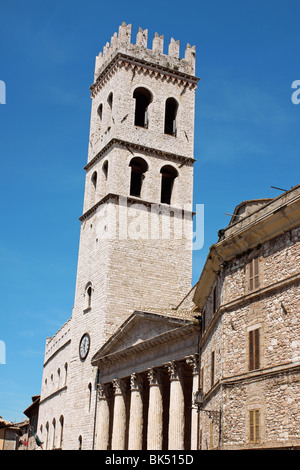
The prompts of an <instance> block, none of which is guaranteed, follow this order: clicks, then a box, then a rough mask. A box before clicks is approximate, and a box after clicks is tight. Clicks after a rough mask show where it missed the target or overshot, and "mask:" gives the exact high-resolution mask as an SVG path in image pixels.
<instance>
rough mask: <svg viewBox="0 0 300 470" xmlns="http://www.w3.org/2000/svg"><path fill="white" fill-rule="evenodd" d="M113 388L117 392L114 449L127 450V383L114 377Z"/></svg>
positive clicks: (112, 444)
mask: <svg viewBox="0 0 300 470" xmlns="http://www.w3.org/2000/svg"><path fill="white" fill-rule="evenodd" d="M112 384H113V388H114V392H115V403H114V416H113V430H112V442H111V448H112V450H125V436H126V383H125V382H124V380H122V379H114V380H113V382H112Z"/></svg>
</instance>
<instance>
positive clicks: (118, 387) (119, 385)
mask: <svg viewBox="0 0 300 470" xmlns="http://www.w3.org/2000/svg"><path fill="white" fill-rule="evenodd" d="M112 386H113V388H114V391H115V395H124V393H125V392H126V388H127V387H126V382H125V381H124V380H122V379H113V381H112Z"/></svg>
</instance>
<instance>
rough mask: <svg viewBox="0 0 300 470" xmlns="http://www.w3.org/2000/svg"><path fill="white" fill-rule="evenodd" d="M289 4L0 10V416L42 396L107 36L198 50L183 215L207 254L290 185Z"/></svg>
mask: <svg viewBox="0 0 300 470" xmlns="http://www.w3.org/2000/svg"><path fill="white" fill-rule="evenodd" d="M299 17H300V5H299V1H296V0H295V1H294V0H285V1H282V0H276V1H267V0H260V1H257V0H251V1H249V0H244V1H240V0H226V1H225V0H209V1H208V0H206V1H201V0H197V1H195V0H190V1H189V2H182V1H179V0H173V1H169V0H166V1H161V0H160V1H157V0H152V2H146V3H145V2H143V3H140V2H137V1H136V0H133V1H132V0H131V1H130V0H129V1H127V2H124V1H113V0H112V1H111V2H104V1H100V0H98V1H96V0H60V1H58V0H51V1H50V0H43V1H40V0H26V2H25V1H24V0H1V4H0V18H1V26H0V80H3V81H4V82H5V84H6V90H7V96H6V104H5V105H0V124H1V126H0V155H1V170H2V171H1V199H0V201H1V220H2V224H1V232H0V256H1V273H0V276H1V279H0V286H1V319H0V340H2V341H4V342H5V344H6V364H0V415H1V416H3V417H4V418H5V419H8V420H17V421H18V420H21V419H23V418H24V415H23V410H24V409H25V408H27V406H29V404H30V403H31V396H32V395H35V394H39V393H40V387H41V378H42V364H43V355H44V348H45V338H46V336H52V335H53V334H54V333H55V332H56V331H57V329H58V328H60V326H61V325H62V324H63V323H64V322H65V321H66V320H67V319H68V318H69V317H70V316H71V312H72V306H73V301H74V291H75V280H76V267H77V253H78V242H79V230H80V223H79V221H78V217H79V216H80V215H81V211H82V203H83V191H84V171H83V166H84V165H85V163H86V158H87V149H88V133H89V120H90V106H91V100H90V92H89V86H90V85H91V83H92V81H93V71H94V61H95V56H96V55H97V54H98V53H99V51H100V50H102V48H103V46H104V44H105V43H106V42H107V41H109V40H110V38H111V36H112V35H113V33H114V32H115V31H117V30H118V26H119V25H120V24H121V23H122V22H123V21H125V22H126V23H131V24H132V34H133V38H135V36H136V33H137V31H138V27H139V26H141V27H142V28H148V30H149V44H151V43H152V38H153V36H154V34H155V32H158V33H159V34H160V35H161V34H164V36H165V46H166V47H167V44H168V43H169V40H170V38H171V37H174V38H175V40H178V39H179V40H180V44H181V57H182V55H183V51H184V49H185V46H186V44H187V42H189V43H190V44H191V45H196V74H197V76H198V77H200V78H201V80H200V82H199V85H198V89H197V92H196V126H195V158H197V163H196V165H195V179H194V186H195V190H194V202H195V204H196V203H202V204H204V205H205V245H204V247H203V249H202V250H200V251H197V252H195V253H194V279H193V280H194V281H196V280H197V279H198V277H199V275H200V272H201V268H202V266H203V263H204V261H205V259H206V256H207V253H208V248H209V246H210V245H211V244H213V243H215V242H216V240H217V231H218V230H219V229H220V228H223V227H224V226H226V225H227V224H228V222H229V218H228V216H225V212H229V213H231V212H232V211H233V210H234V208H235V206H236V205H237V204H239V203H240V202H241V201H242V200H246V199H252V198H265V197H273V196H277V195H279V194H280V193H279V192H278V191H275V190H271V186H278V187H282V188H286V189H288V188H290V187H291V186H295V185H296V184H298V183H299V149H300V132H299V130H300V105H297V106H296V105H294V104H292V101H291V95H292V89H291V84H292V82H293V81H294V80H299V79H300V68H299V63H300V60H299V39H300V37H299V36H300V29H299Z"/></svg>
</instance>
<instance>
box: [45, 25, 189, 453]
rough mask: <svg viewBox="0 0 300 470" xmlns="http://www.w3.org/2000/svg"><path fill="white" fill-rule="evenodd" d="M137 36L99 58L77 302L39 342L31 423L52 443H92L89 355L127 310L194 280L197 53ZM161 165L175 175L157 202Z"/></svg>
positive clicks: (125, 31) (151, 304) (169, 301)
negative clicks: (139, 166)
mask: <svg viewBox="0 0 300 470" xmlns="http://www.w3.org/2000/svg"><path fill="white" fill-rule="evenodd" d="M145 34H146V33H145V32H143V33H141V31H139V33H138V36H137V43H136V44H131V42H130V26H127V25H125V24H123V25H122V26H121V27H120V29H119V34H118V35H115V36H114V37H113V38H112V42H111V46H110V47H109V48H108V46H105V48H104V49H105V50H104V53H103V57H102V58H101V54H100V55H99V57H98V58H97V61H96V71H95V82H94V84H93V85H92V86H91V96H92V108H91V125H90V145H89V151H88V159H87V160H88V161H87V165H86V167H85V171H86V183H85V194H84V204H83V214H82V216H81V217H80V221H81V234H80V246H79V255H78V269H77V280H76V292H75V302H74V307H73V311H72V317H71V319H70V320H69V321H68V322H67V323H66V324H65V325H64V326H63V327H62V329H61V330H59V331H58V332H57V333H56V335H54V337H53V338H50V339H48V340H47V342H46V350H45V362H44V373H43V379H42V392H41V403H40V414H39V425H38V426H39V432H40V435H41V439H42V440H43V441H44V442H47V447H48V448H53V447H55V448H60V447H62V448H63V449H77V448H82V449H91V448H93V447H94V446H95V433H94V416H95V409H96V405H97V402H96V396H97V377H98V370H97V367H95V366H94V365H92V364H91V358H92V357H93V355H94V354H95V353H96V352H97V351H98V350H99V349H100V348H101V346H102V345H103V344H104V343H105V342H106V341H107V340H108V339H109V338H110V336H111V335H112V334H114V332H115V331H116V330H117V329H118V328H119V327H120V325H121V324H122V323H123V322H124V321H126V319H127V318H128V317H129V315H130V314H131V313H132V312H133V311H135V310H137V309H141V308H144V309H145V308H146V309H150V308H167V309H170V308H175V307H176V306H177V305H178V303H179V302H180V301H181V299H182V298H183V296H185V295H186V293H187V292H188V291H189V290H190V288H191V275H192V250H191V242H192V231H193V220H192V218H193V215H192V203H193V200H192V196H193V164H194V159H193V141H194V99H195V89H196V86H197V81H198V79H197V78H196V77H195V75H194V63H195V57H194V55H195V53H194V48H191V47H190V46H188V47H187V51H186V53H185V58H183V59H179V56H178V43H177V42H175V41H173V40H172V41H171V45H170V48H169V54H167V55H166V54H163V53H162V49H161V46H162V41H163V39H162V38H161V37H160V38H158V37H157V36H156V38H155V40H154V48H153V49H148V48H147V43H146V39H145V37H146V36H145ZM141 36H142V40H141ZM141 89H142V92H143V93H148V92H149V93H150V95H151V102H150V103H149V104H148V106H147V111H146V114H145V115H146V116H147V125H145V126H143V125H137V124H136V121H135V120H136V119H137V117H136V116H137V113H138V111H137V109H138V105H137V98H135V93H136V90H141ZM145 90H146V92H145ZM143 96H144V95H142V99H141V101H140V102H141V103H142V104H143ZM168 98H172V100H173V101H172V102H173V103H177V114H176V129H175V128H174V132H173V130H172V132H173V133H170V132H169V133H167V132H165V130H166V129H165V127H164V126H165V115H166V112H165V107H166V100H167V99H168ZM100 105H101V109H100V108H99V107H100ZM174 121H175V120H174ZM142 124H143V123H142ZM174 125H175V124H174ZM133 158H138V159H139V160H138V161H142V162H143V164H144V165H145V166H146V168H147V169H146V170H145V171H144V172H143V175H142V180H141V191H140V193H139V194H136V193H135V192H134V191H133V190H132V188H131V183H132V179H133V176H132V172H133V170H132V167H131V161H132V159H133ZM166 165H167V169H168V171H171V174H175V175H176V176H175V177H174V181H173V185H172V190H171V193H172V194H171V199H170V201H169V202H167V203H166V202H163V203H162V199H161V198H162V195H161V194H162V179H163V176H162V173H161V172H162V171H164V170H163V169H164V167H166ZM135 191H136V188H135ZM85 334H88V337H89V340H90V343H89V349H88V354H87V357H85V358H81V357H80V355H79V354H80V342H81V338H82V337H83V336H84V335H85ZM120 406H121V405H120ZM62 432H63V439H61V435H62ZM118 439H120V437H118V438H117V437H116V436H114V442H115V443H116V442H119V441H118ZM114 445H117V444H114Z"/></svg>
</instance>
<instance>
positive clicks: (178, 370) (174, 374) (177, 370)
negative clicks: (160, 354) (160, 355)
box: [166, 361, 182, 381]
mask: <svg viewBox="0 0 300 470" xmlns="http://www.w3.org/2000/svg"><path fill="white" fill-rule="evenodd" d="M166 367H167V369H168V372H169V376H170V381H172V380H181V378H182V364H180V363H179V362H176V361H171V362H168V363H167V364H166Z"/></svg>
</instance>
